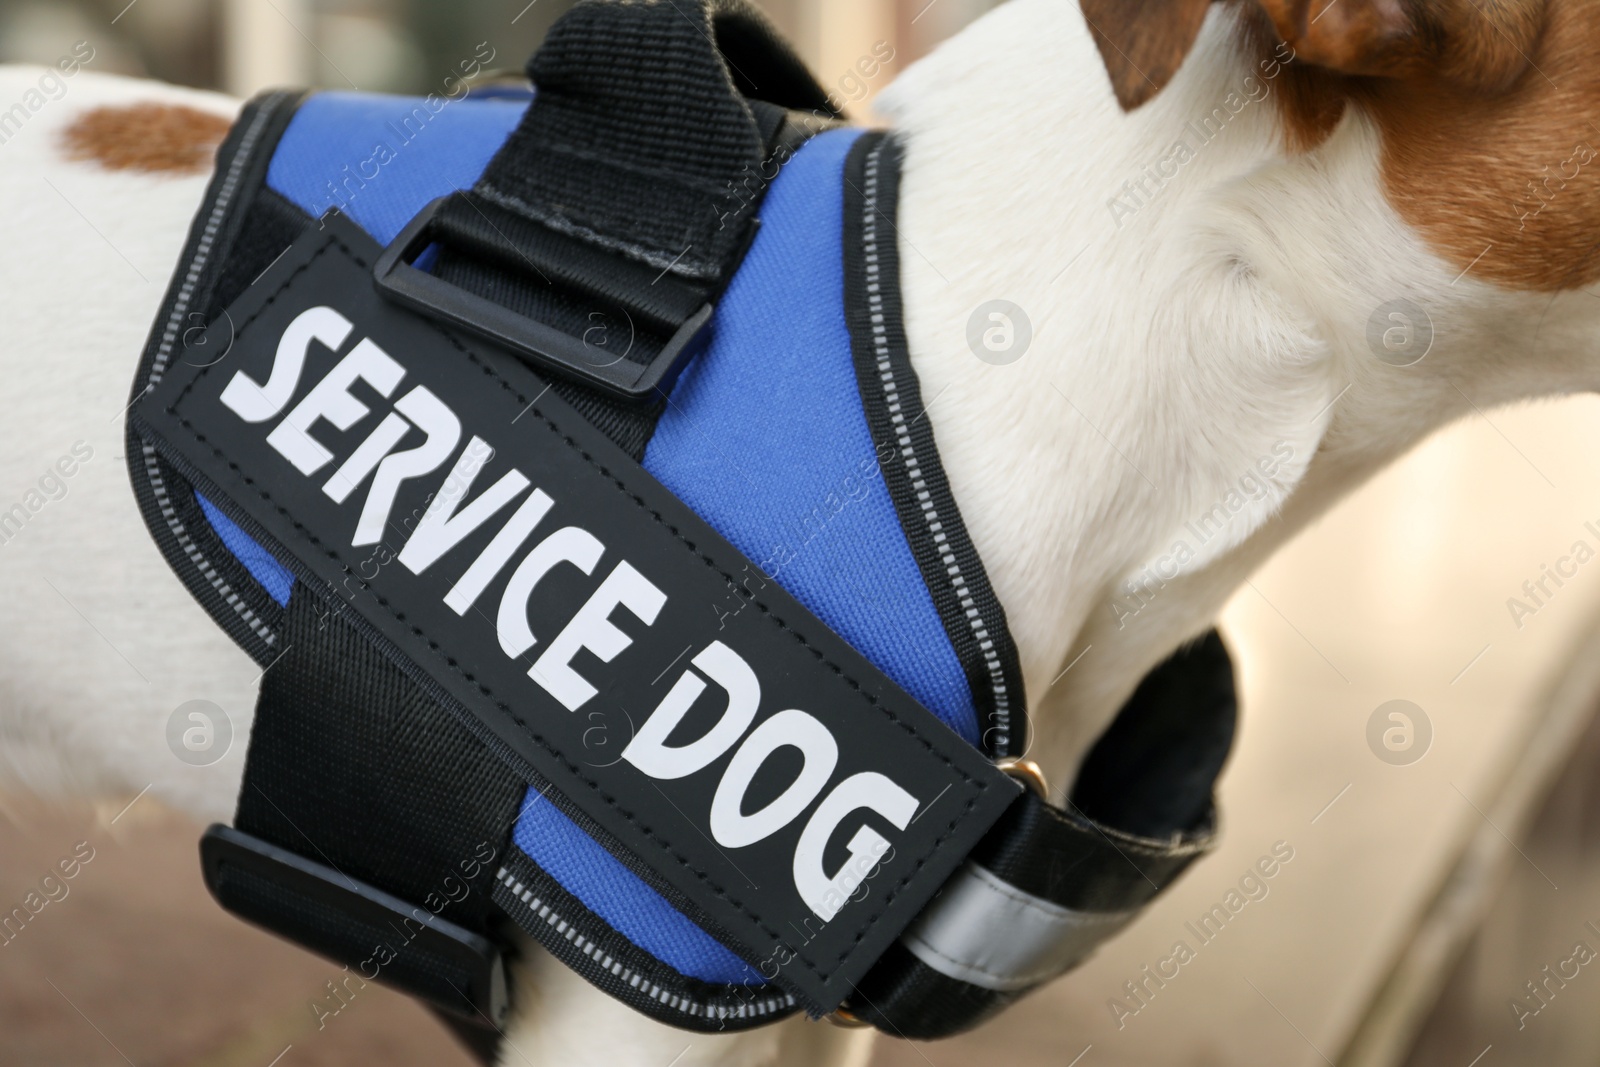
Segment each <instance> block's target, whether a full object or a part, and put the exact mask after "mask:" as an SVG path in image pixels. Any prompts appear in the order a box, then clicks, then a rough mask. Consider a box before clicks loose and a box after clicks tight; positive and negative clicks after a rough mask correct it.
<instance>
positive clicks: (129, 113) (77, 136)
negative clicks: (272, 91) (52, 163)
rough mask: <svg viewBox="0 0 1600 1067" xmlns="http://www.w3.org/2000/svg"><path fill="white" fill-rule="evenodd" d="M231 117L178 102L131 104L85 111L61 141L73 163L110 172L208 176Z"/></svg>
mask: <svg viewBox="0 0 1600 1067" xmlns="http://www.w3.org/2000/svg"><path fill="white" fill-rule="evenodd" d="M230 125H231V123H230V122H229V120H228V119H226V118H224V117H222V116H220V115H213V114H211V113H209V112H206V111H200V110H199V109H197V108H192V107H183V106H180V105H176V104H154V103H147V104H129V105H126V106H122V107H97V108H95V109H93V110H92V111H86V112H84V113H83V114H82V115H80V116H79V117H78V120H77V121H76V122H74V123H73V124H72V125H71V126H69V127H68V128H67V130H66V133H65V134H64V135H63V138H62V148H63V151H64V152H65V153H66V156H67V158H68V159H72V160H77V161H80V162H93V163H99V164H100V165H101V166H103V167H107V168H109V169H111V170H136V171H144V172H147V173H161V174H203V173H205V172H206V171H208V170H210V169H211V160H212V157H213V156H214V155H215V154H216V150H217V145H219V144H221V143H222V139H223V138H224V137H226V136H227V133H228V128H229V126H230Z"/></svg>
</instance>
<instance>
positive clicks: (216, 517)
mask: <svg viewBox="0 0 1600 1067" xmlns="http://www.w3.org/2000/svg"><path fill="white" fill-rule="evenodd" d="M194 498H195V499H196V500H198V501H200V510H201V511H203V512H205V513H206V521H207V522H209V523H210V524H211V528H212V529H213V530H215V531H216V534H217V537H218V538H219V539H221V541H222V544H223V546H224V547H226V548H227V550H228V551H229V552H232V553H233V555H234V557H235V558H236V559H237V560H238V561H239V562H240V563H242V564H244V569H245V570H247V571H249V572H250V577H252V578H254V579H255V580H256V581H258V582H260V583H261V588H263V589H265V590H266V591H267V595H268V596H270V597H271V598H272V599H273V600H276V601H277V602H278V606H279V607H286V606H287V605H288V603H289V591H290V590H291V589H293V588H294V575H292V574H290V573H289V570H288V568H286V567H285V566H284V565H283V564H281V563H279V562H278V561H277V560H275V559H273V558H272V554H271V553H270V552H268V551H267V550H266V549H264V548H262V547H261V546H260V545H259V544H257V543H256V541H255V539H254V538H252V537H251V536H250V535H249V534H247V533H245V532H244V531H243V530H241V529H239V527H238V526H236V525H234V523H233V520H231V519H229V518H228V516H226V515H224V514H223V513H222V512H220V511H218V510H217V507H216V505H215V504H213V503H211V501H209V500H207V499H206V498H205V497H203V496H201V495H200V494H199V493H196V494H195V495H194Z"/></svg>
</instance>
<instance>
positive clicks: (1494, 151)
mask: <svg viewBox="0 0 1600 1067" xmlns="http://www.w3.org/2000/svg"><path fill="white" fill-rule="evenodd" d="M1434 2H1435V0H1429V4H1432V3H1434ZM1427 6H1428V5H1423V7H1424V8H1426V7H1427ZM1441 6H1442V7H1448V8H1450V9H1451V10H1456V9H1455V8H1454V7H1453V4H1448V3H1447V4H1442V5H1441ZM1587 6H1588V5H1587V3H1586V2H1585V0H1549V3H1548V5H1544V4H1541V5H1539V6H1538V7H1537V9H1535V8H1534V7H1531V6H1529V5H1527V4H1525V3H1518V4H1515V5H1509V4H1508V5H1501V6H1500V7H1498V8H1497V9H1496V10H1497V11H1498V13H1499V14H1500V17H1501V19H1502V22H1504V20H1506V19H1516V20H1518V21H1517V22H1516V23H1515V24H1510V25H1504V24H1502V25H1491V24H1490V23H1489V21H1488V19H1487V17H1486V16H1485V15H1484V14H1483V13H1481V12H1479V11H1478V10H1477V9H1476V8H1473V9H1471V10H1470V11H1468V12H1465V14H1466V15H1469V16H1470V18H1471V20H1473V21H1469V22H1466V23H1463V24H1462V25H1461V26H1460V27H1459V28H1458V29H1457V31H1456V33H1455V35H1454V36H1455V39H1456V40H1457V41H1459V42H1460V47H1458V48H1455V49H1451V50H1450V51H1448V52H1446V53H1443V54H1440V55H1439V56H1438V57H1437V58H1436V59H1435V61H1434V62H1433V63H1432V65H1430V66H1429V67H1428V68H1427V69H1425V70H1422V71H1420V72H1407V73H1405V74H1403V75H1401V76H1397V77H1360V76H1349V75H1345V74H1341V73H1337V72H1334V71H1330V70H1328V69H1325V68H1323V67H1317V66H1312V65H1308V64H1306V63H1304V62H1303V61H1301V62H1296V63H1292V64H1289V65H1287V66H1286V68H1285V72H1284V78H1283V79H1282V81H1281V92H1280V93H1279V96H1278V102H1279V108H1280V113H1281V115H1282V117H1283V122H1284V129H1285V136H1286V139H1287V140H1288V142H1289V143H1290V145H1291V146H1293V147H1295V148H1299V149H1307V148H1311V147H1314V146H1315V145H1317V144H1319V143H1321V141H1322V140H1324V139H1325V138H1326V136H1327V135H1328V133H1330V132H1331V131H1332V129H1333V126H1334V124H1335V123H1336V122H1337V119H1338V117H1339V116H1340V115H1341V114H1342V112H1343V110H1344V107H1345V106H1346V105H1347V104H1348V103H1350V102H1355V103H1356V104H1358V105H1359V106H1360V107H1361V108H1362V109H1363V110H1364V111H1365V112H1366V113H1367V114H1368V115H1370V116H1371V117H1372V119H1373V120H1374V121H1375V122H1376V124H1377V126H1378V128H1379V130H1380V132H1381V135H1382V139H1383V148H1382V168H1383V182H1384V191H1385V193H1386V195H1387V197H1388V199H1389V201H1390V203H1391V204H1392V205H1393V206H1394V208H1395V210H1396V211H1397V212H1398V213H1399V215H1400V216H1401V217H1402V218H1403V219H1405V220H1406V222H1407V223H1409V224H1410V225H1411V226H1413V227H1414V228H1415V229H1416V230H1417V231H1418V232H1419V233H1421V234H1422V235H1423V237H1424V239H1425V240H1426V241H1427V242H1428V244H1429V246H1430V247H1431V248H1433V250H1434V251H1435V252H1437V253H1439V254H1440V255H1441V256H1442V257H1443V258H1444V259H1445V260H1446V261H1448V262H1450V263H1451V264H1453V265H1455V266H1456V267H1457V268H1459V269H1461V270H1466V269H1467V268H1468V267H1469V266H1470V267H1471V276H1472V277H1474V278H1479V279H1483V280H1487V281H1492V282H1496V283H1498V284H1501V285H1505V286H1509V287H1511V288H1516V289H1531V290H1537V291H1546V292H1550V291H1556V290H1561V289H1574V288H1579V287H1582V286H1586V285H1589V284H1591V283H1593V282H1595V281H1597V280H1600V127H1597V125H1596V124H1595V122H1594V121H1593V120H1591V118H1590V116H1591V115H1595V114H1597V113H1600V65H1597V64H1596V63H1595V62H1594V56H1595V55H1596V54H1600V22H1597V21H1596V20H1595V19H1594V18H1593V17H1592V16H1590V15H1589V14H1588V11H1587ZM1436 17H1437V16H1436ZM1272 29H1273V27H1272V26H1271V24H1270V23H1268V24H1267V25H1266V29H1265V31H1264V32H1263V31H1262V29H1261V27H1256V32H1255V34H1254V36H1255V37H1256V38H1257V49H1258V50H1264V49H1268V48H1269V47H1270V46H1269V44H1268V42H1270V45H1276V39H1275V38H1276V35H1275V34H1273V33H1272V32H1271V30H1272ZM1502 31H1503V32H1502ZM1432 32H1433V33H1435V34H1437V33H1438V30H1437V29H1435V30H1434V31H1432ZM1485 34H1489V35H1491V36H1486V35H1485ZM1262 54H1266V52H1265V51H1262ZM1513 72H1514V73H1513Z"/></svg>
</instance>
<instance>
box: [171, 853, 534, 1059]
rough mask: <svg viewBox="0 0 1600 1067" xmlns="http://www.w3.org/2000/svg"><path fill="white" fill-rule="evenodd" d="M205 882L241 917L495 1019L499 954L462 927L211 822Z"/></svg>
mask: <svg viewBox="0 0 1600 1067" xmlns="http://www.w3.org/2000/svg"><path fill="white" fill-rule="evenodd" d="M200 867H201V870H202V872H203V874H204V876H205V882H206V888H207V889H209V890H211V895H212V896H213V897H215V898H216V900H217V903H219V904H221V905H222V907H223V908H225V909H226V910H228V911H230V912H232V913H233V914H235V915H237V916H239V917H240V918H241V919H244V920H245V921H247V922H250V923H252V924H254V925H256V926H260V927H262V928H264V929H266V930H270V931H271V932H272V933H274V934H277V935H278V936H280V937H285V938H288V939H289V940H290V941H293V942H295V943H297V944H299V945H302V946H304V947H305V948H308V949H311V950H312V951H314V952H316V953H318V954H320V955H322V956H326V957H327V958H329V959H331V960H333V961H334V962H335V963H338V964H341V965H343V966H346V967H348V968H349V969H350V970H351V971H353V972H355V974H357V975H359V976H360V978H361V979H362V980H363V981H378V982H382V983H384V984H386V985H389V986H392V987H394V988H396V989H399V990H400V991H401V992H404V993H409V994H411V995H412V996H415V997H418V998H420V999H422V1000H424V1001H426V1002H427V1003H428V1004H429V1005H431V1006H433V1007H435V1008H438V1009H439V1010H441V1011H445V1012H449V1013H450V1014H451V1015H455V1016H459V1017H462V1018H465V1019H469V1020H471V1021H473V1022H475V1023H477V1024H479V1025H483V1024H484V1022H485V1020H487V1021H488V1022H490V1023H492V1024H493V1025H494V1026H496V1027H499V1026H501V1025H503V1024H504V1022H505V1018H506V1011H507V1008H508V1005H509V999H508V997H507V994H506V989H507V985H506V967H505V956H504V953H503V952H502V951H501V949H500V946H498V945H496V944H495V943H494V942H492V941H490V940H489V939H488V938H486V937H482V936H480V935H478V934H475V933H473V932H472V931H471V930H468V929H466V928H465V927H462V926H458V925H456V924H455V923H453V922H451V921H449V920H448V919H445V918H443V917H442V916H440V915H437V914H434V913H433V912H431V911H430V910H429V909H427V908H425V907H423V906H421V905H418V904H411V903H408V902H406V901H404V900H401V899H400V898H399V897H396V896H393V895H392V894H389V893H385V892H384V891H383V890H381V889H378V888H376V887H375V886H371V885H368V884H367V883H366V882H363V881H361V880H360V879H357V878H352V877H350V876H349V875H346V874H344V873H343V872H342V871H338V870H335V869H334V868H332V867H327V866H324V865H323V864H320V863H317V862H315V861H313V860H309V859H306V858H305V857H304V856H300V855H297V854H295V853H293V852H290V851H289V850H288V849H283V848H279V847H278V846H276V845H273V844H270V843H268V842H266V841H263V840H261V839H260V838H259V837H255V836H253V835H251V834H247V833H244V832H242V831H240V830H235V829H234V828H233V827H231V826H223V825H221V824H217V825H214V826H212V827H211V828H210V829H208V830H207V831H206V832H205V835H204V836H203V837H201V839H200Z"/></svg>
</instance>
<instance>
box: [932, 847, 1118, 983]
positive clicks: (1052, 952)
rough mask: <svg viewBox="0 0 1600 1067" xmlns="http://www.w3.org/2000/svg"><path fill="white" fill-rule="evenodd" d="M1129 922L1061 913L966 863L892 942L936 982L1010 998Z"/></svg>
mask: <svg viewBox="0 0 1600 1067" xmlns="http://www.w3.org/2000/svg"><path fill="white" fill-rule="evenodd" d="M1137 914H1138V912H1136V911H1132V912H1086V911H1074V910H1073V909H1071V908H1063V907H1061V906H1060V905H1059V904H1052V903H1051V902H1050V901H1048V900H1045V899H1044V898H1043V897H1036V896H1034V895H1033V894H1031V893H1024V892H1023V891H1022V890H1020V889H1018V888H1016V887H1015V886H1013V885H1010V884H1009V883H1007V882H1004V881H1002V880H1001V879H1000V878H999V877H998V876H997V875H995V874H994V873H993V872H991V871H989V870H987V869H985V868H983V867H980V866H978V865H977V864H975V863H971V862H968V863H966V864H965V865H963V866H962V868H961V869H960V870H959V871H957V872H956V873H955V875H954V876H953V877H952V878H951V879H950V881H949V883H948V884H947V885H946V886H945V888H944V891H943V892H942V893H940V894H939V896H938V898H937V899H935V900H934V902H933V903H932V904H931V905H929V906H928V908H927V910H926V911H924V912H923V913H922V915H921V917H920V918H918V919H917V921H916V923H915V924H914V925H913V926H912V927H911V929H910V930H908V931H906V933H905V934H904V935H903V936H902V937H901V939H900V940H901V943H902V944H904V945H905V946H906V948H907V949H909V950H910V951H911V953H912V955H914V956H916V957H917V959H919V960H921V961H922V962H923V963H925V964H927V965H928V966H929V967H931V968H933V969H934V970H936V971H938V972H939V973H940V974H943V975H945V976H947V977H950V978H954V979H956V980H957V981H961V982H966V983H967V984H968V985H975V986H978V987H980V988H983V989H992V990H995V991H997V992H1010V991H1013V990H1018V989H1026V988H1028V987H1029V986H1034V985H1038V984H1039V983H1040V982H1044V981H1047V980H1048V979H1051V978H1054V977H1056V976H1057V975H1059V974H1062V973H1064V972H1065V971H1067V970H1068V969H1070V968H1071V967H1072V966H1074V965H1075V964H1077V963H1078V962H1079V961H1080V960H1082V959H1083V958H1084V957H1085V956H1087V955H1088V954H1089V953H1090V952H1092V951H1093V950H1094V949H1095V947H1096V946H1098V945H1099V944H1100V942H1102V941H1104V940H1106V939H1107V938H1108V937H1110V936H1111V935H1112V934H1115V933H1116V932H1117V931H1118V930H1120V929H1122V927H1124V926H1126V925H1127V924H1128V923H1129V922H1130V921H1132V920H1133V918H1134V916H1136V915H1137Z"/></svg>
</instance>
